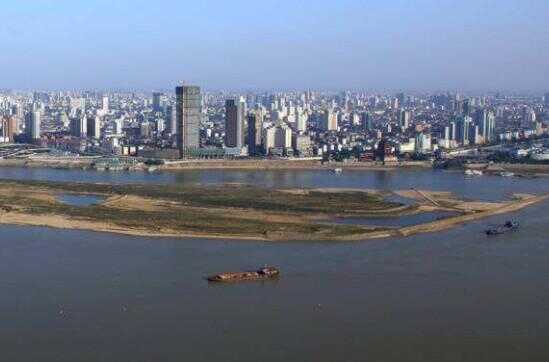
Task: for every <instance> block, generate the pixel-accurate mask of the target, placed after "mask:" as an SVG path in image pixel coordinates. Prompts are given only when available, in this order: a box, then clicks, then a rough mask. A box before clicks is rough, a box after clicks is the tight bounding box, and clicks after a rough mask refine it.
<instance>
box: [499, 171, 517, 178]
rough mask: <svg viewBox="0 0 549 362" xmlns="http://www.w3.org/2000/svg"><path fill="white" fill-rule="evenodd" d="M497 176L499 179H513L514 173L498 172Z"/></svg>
mask: <svg viewBox="0 0 549 362" xmlns="http://www.w3.org/2000/svg"><path fill="white" fill-rule="evenodd" d="M499 175H500V176H501V177H513V176H515V173H514V172H506V171H505V172H500V173H499Z"/></svg>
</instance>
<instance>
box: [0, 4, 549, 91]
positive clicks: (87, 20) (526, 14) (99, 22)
mask: <svg viewBox="0 0 549 362" xmlns="http://www.w3.org/2000/svg"><path fill="white" fill-rule="evenodd" d="M168 10H169V11H168ZM548 11H549V4H547V3H546V2H543V1H529V2H523V1H513V0H507V1H498V2H495V1H484V2H481V3H478V2H473V1H463V2H460V3H459V4H453V3H450V2H434V1H419V2H414V3H413V4H412V3H409V2H398V4H395V3H391V4H382V3H381V2H379V1H376V2H370V3H364V2H360V1H352V0H347V1H342V2H338V3H337V4H334V3H330V2H327V1H317V2H309V1H304V2H301V3H297V4H294V3H289V2H274V1H265V2H261V3H260V4H258V3H254V2H249V1H236V2H232V3H230V4H228V3H227V4H225V3H215V4H214V3H213V2H205V3H202V4H198V3H197V4H193V3H190V4H179V3H177V2H174V1H159V2H156V3H155V4H152V3H149V2H144V1H138V2H129V1H120V2H117V3H116V4H112V3H107V2H106V1H102V0H100V1H94V2H93V3H87V4H78V3H74V2H68V1H55V2H54V1H31V2H27V3H25V4H8V5H5V6H4V18H5V22H4V23H3V24H2V26H1V27H0V39H1V40H2V41H3V43H4V44H5V46H6V49H8V50H7V51H6V52H5V54H4V56H3V57H2V59H0V67H2V69H3V73H4V74H3V84H2V85H1V87H2V88H8V89H43V90H51V89H140V90H145V89H147V90H152V89H159V90H160V89H165V88H171V87H172V85H173V84H174V83H175V82H176V81H177V80H178V79H184V80H186V81H188V83H189V84H200V85H201V87H202V88H203V89H206V90H209V89H211V90H214V89H235V90H244V89H251V90H258V89H262V90H272V89H280V90H283V89H284V90H287V89H326V90H341V89H379V90H387V91H394V90H403V91H407V92H410V91H437V90H463V91H464V92H475V91H478V92H482V91H517V92H543V91H545V90H546V87H547V86H546V81H547V78H548V68H547V61H546V59H548V58H549V46H548V45H547V42H546V41H545V39H546V38H547V35H548V28H547V26H545V25H543V24H544V21H543V14H547V13H548ZM181 24H184V26H181ZM235 39H239V41H238V42H236V41H234V40H235ZM45 69H47V71H44V70H45Z"/></svg>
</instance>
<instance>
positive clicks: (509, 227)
mask: <svg viewBox="0 0 549 362" xmlns="http://www.w3.org/2000/svg"><path fill="white" fill-rule="evenodd" d="M519 227H520V225H519V223H518V222H516V221H507V222H506V223H505V224H503V225H500V226H497V227H495V228H490V229H488V230H486V231H485V233H486V235H488V236H492V235H501V234H505V233H508V232H510V231H515V230H517V229H518V228H519Z"/></svg>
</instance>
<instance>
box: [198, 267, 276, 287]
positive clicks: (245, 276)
mask: <svg viewBox="0 0 549 362" xmlns="http://www.w3.org/2000/svg"><path fill="white" fill-rule="evenodd" d="M279 275H280V271H279V270H278V269H277V268H275V267H272V266H268V267H264V268H261V269H258V270H256V271H245V272H235V273H221V274H216V275H212V276H209V277H208V278H207V279H208V281H210V282H218V283H236V282H245V281H253V280H267V279H274V278H278V276H279Z"/></svg>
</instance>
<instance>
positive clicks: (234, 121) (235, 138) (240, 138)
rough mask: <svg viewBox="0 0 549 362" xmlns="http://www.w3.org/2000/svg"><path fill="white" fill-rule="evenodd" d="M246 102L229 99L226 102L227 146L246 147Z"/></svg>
mask: <svg viewBox="0 0 549 362" xmlns="http://www.w3.org/2000/svg"><path fill="white" fill-rule="evenodd" d="M245 112H246V111H245V103H244V100H243V99H241V100H236V99H228V100H227V101H226V102H225V146H227V147H238V148H242V147H243V146H244V117H245Z"/></svg>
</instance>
